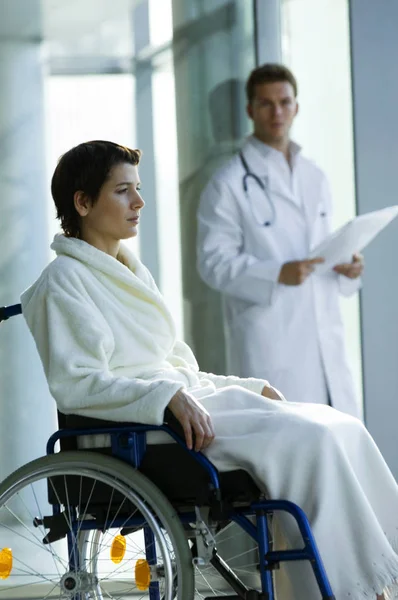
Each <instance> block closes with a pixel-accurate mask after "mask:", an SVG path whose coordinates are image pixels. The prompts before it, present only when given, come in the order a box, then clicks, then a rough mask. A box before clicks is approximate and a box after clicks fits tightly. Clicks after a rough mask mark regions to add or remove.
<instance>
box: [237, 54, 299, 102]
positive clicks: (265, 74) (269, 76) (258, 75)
mask: <svg viewBox="0 0 398 600" xmlns="http://www.w3.org/2000/svg"><path fill="white" fill-rule="evenodd" d="M279 81H287V82H288V83H290V84H291V86H292V87H293V90H294V95H295V96H297V81H296V78H295V76H294V75H293V73H292V72H291V71H290V69H288V68H287V67H285V66H284V65H278V64H276V63H267V64H265V65H261V66H260V67H257V68H256V69H253V71H252V72H251V73H250V75H249V78H248V80H247V82H246V95H247V101H248V103H249V104H252V102H253V100H254V97H255V95H256V86H257V85H261V84H262V83H277V82H279Z"/></svg>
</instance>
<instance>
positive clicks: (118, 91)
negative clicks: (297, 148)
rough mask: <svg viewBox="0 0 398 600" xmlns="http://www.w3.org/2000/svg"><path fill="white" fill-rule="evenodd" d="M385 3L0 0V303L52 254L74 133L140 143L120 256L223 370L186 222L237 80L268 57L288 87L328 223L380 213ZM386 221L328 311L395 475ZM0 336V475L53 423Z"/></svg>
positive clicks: (390, 150)
mask: <svg viewBox="0 0 398 600" xmlns="http://www.w3.org/2000/svg"><path fill="white" fill-rule="evenodd" d="M397 26H398V3H397V2H395V1H394V0H378V2H377V3H376V2H375V1H374V0H351V1H349V0H112V1H110V0H79V1H77V0H68V1H67V2H65V1H64V0H41V1H40V0H0V306H3V305H7V304H13V303H16V302H19V296H20V294H21V292H22V291H23V290H24V289H26V287H28V286H29V285H30V284H31V283H32V282H33V281H34V280H35V279H36V278H37V277H38V275H39V274H40V272H41V270H42V269H43V268H44V267H45V266H46V264H47V263H48V262H49V261H50V260H51V259H52V258H53V256H52V253H51V251H50V249H49V245H50V242H51V240H52V238H53V236H54V234H55V233H56V232H57V231H58V224H57V222H56V220H55V214H54V210H53V206H52V200H51V196H50V192H49V187H50V179H51V175H52V172H53V170H54V168H55V165H56V163H57V160H58V158H59V156H60V155H61V154H62V153H63V152H65V151H66V150H68V149H69V148H70V147H72V146H73V145H76V144H78V143H80V142H83V141H87V140H89V139H108V140H112V141H115V142H118V143H121V144H125V145H128V146H132V147H138V148H141V149H142V150H143V159H142V163H141V167H140V176H141V179H142V190H143V192H142V193H143V197H144V199H145V201H146V207H145V213H144V218H143V219H142V221H141V225H140V235H139V238H137V239H135V240H133V241H132V242H129V243H130V244H131V247H132V248H133V249H134V250H135V251H136V252H137V253H138V254H139V255H140V257H141V259H142V260H143V261H144V262H145V264H146V265H147V266H148V267H149V269H150V270H151V272H152V273H153V275H154V277H155V279H156V281H157V283H158V285H159V287H160V289H161V291H162V292H163V294H164V296H165V298H166V302H167V303H168V305H169V306H170V308H171V310H172V312H173V314H174V317H175V320H176V323H177V330H178V333H179V335H180V336H182V337H184V339H185V340H186V341H187V342H188V343H189V344H191V346H192V347H193V349H194V351H195V353H196V355H197V358H198V360H199V363H200V366H201V368H202V370H210V371H213V372H216V373H224V372H225V368H226V367H225V343H224V335H223V329H222V323H221V304H220V298H219V296H218V294H217V293H216V292H213V291H211V290H210V289H209V288H207V287H206V286H205V285H204V284H203V283H202V282H201V281H200V280H199V278H198V275H197V273H196V267H195V229H196V224H195V213H196V208H197V204H198V200H199V195H200V192H201V190H202V188H203V187H204V185H205V184H206V182H207V180H208V179H209V177H210V176H211V174H212V173H213V171H214V170H215V169H216V168H217V167H218V166H219V165H220V164H222V162H223V161H224V160H226V159H227V158H228V157H229V156H230V155H231V154H232V153H233V152H235V151H236V149H237V148H238V147H239V146H240V144H241V143H242V141H243V139H244V137H245V136H246V135H247V134H248V133H249V132H250V125H249V122H248V120H247V118H246V116H245V97H244V82H245V80H246V78H247V76H248V74H249V72H250V70H251V69H252V68H254V67H255V66H256V65H259V64H262V63H264V62H283V63H284V64H286V65H287V66H288V67H290V68H291V69H292V70H293V72H294V74H295V75H296V77H297V79H298V84H299V103H300V113H299V116H298V118H297V120H296V125H295V131H294V138H295V139H296V140H297V141H298V142H299V143H300V144H301V145H302V146H303V148H304V152H305V154H306V155H307V156H308V157H310V158H312V159H314V160H315V161H316V162H317V163H318V164H319V165H320V166H321V167H322V168H323V169H324V171H325V172H326V173H327V175H328V177H329V180H330V182H331V186H332V191H333V196H334V206H335V214H334V225H335V226H336V227H337V226H339V225H341V224H342V223H344V222H345V221H347V220H348V219H350V218H352V217H353V216H355V215H356V214H359V213H362V212H367V211H369V210H374V209H377V208H382V207H384V206H389V205H392V204H395V203H396V202H397V200H396V185H395V176H396V172H397V170H398V169H397V167H398V148H397V145H398V142H397V140H398V135H397V134H398V126H397V116H396V114H397V109H396V106H397V93H398V79H397V77H396V75H397V68H398V67H397V63H396V60H395V57H396V56H397V53H398V37H397V36H396V28H397ZM397 233H398V230H397V227H396V226H395V225H391V226H390V228H389V229H388V230H387V231H386V232H384V233H383V235H382V236H380V237H379V238H378V239H377V240H376V241H375V242H374V244H373V245H372V246H371V248H370V249H369V250H368V251H367V252H366V255H365V257H366V262H367V266H366V274H365V277H364V289H363V292H362V293H361V298H360V299H359V298H354V299H350V300H344V301H343V304H342V308H343V314H344V320H345V325H346V335H347V344H348V349H349V359H350V363H351V366H352V369H353V371H354V374H355V381H356V386H357V391H358V394H359V396H360V398H361V401H363V407H364V417H365V420H366V424H367V426H368V428H369V429H370V431H371V433H372V434H373V435H374V437H375V439H376V442H377V443H378V444H379V446H380V448H381V451H382V452H383V454H384V456H385V458H386V459H387V462H388V463H389V465H390V467H391V468H392V470H393V472H394V474H395V476H398V452H396V447H395V439H396V420H397V419H398V407H397V396H398V364H397V359H398V335H397V333H398V331H397V329H398V328H397V316H396V310H395V309H396V306H397V305H398V302H397V301H398V277H397V269H396V257H397V255H398V252H397V250H398V238H397ZM13 321H15V322H9V323H6V324H5V325H4V326H2V327H1V330H0V456H1V460H0V480H2V479H3V478H4V477H5V476H6V475H7V474H8V473H9V472H10V471H12V470H13V469H15V468H16V467H18V466H20V465H21V464H23V463H26V462H27V461H28V460H30V459H32V458H34V457H36V456H39V455H41V454H43V453H44V445H45V440H46V438H47V436H48V435H49V434H50V433H51V431H52V430H53V429H54V428H55V403H54V401H53V400H52V399H51V398H50V397H49V393H48V391H47V386H46V383H45V380H44V376H43V373H42V370H41V366H40V364H39V359H38V356H37V354H36V351H35V348H34V346H33V341H32V340H31V339H30V335H29V333H28V331H27V328H26V326H25V324H24V322H23V320H22V319H14V320H13Z"/></svg>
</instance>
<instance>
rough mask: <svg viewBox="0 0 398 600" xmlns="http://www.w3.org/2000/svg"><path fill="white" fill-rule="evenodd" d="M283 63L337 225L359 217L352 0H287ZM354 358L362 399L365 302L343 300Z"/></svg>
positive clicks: (302, 138)
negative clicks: (291, 77)
mask: <svg viewBox="0 0 398 600" xmlns="http://www.w3.org/2000/svg"><path fill="white" fill-rule="evenodd" d="M282 51H283V62H284V63H285V64H286V65H287V66H288V67H290V68H291V69H292V71H293V73H294V74H295V76H296V77H297V80H298V88H299V98H298V99H299V104H300V111H299V115H298V117H297V119H296V123H295V128H294V137H295V139H297V141H298V142H299V143H300V144H301V145H302V146H303V150H304V153H305V154H306V155H307V156H308V157H310V158H312V159H314V160H315V161H316V162H317V163H318V165H319V166H320V167H321V168H322V169H323V170H324V171H325V172H326V174H327V176H328V178H329V182H330V184H331V188H332V194H333V199H334V226H335V227H338V226H340V225H342V224H343V223H345V222H346V221H347V220H349V219H350V218H352V217H354V216H355V214H356V202H355V173H354V142H353V123H352V94H351V64H350V34H349V7H348V2H347V0H283V1H282ZM342 311H343V318H344V323H345V331H346V338H347V349H348V358H349V361H350V364H351V367H352V368H353V372H354V376H355V382H356V387H357V391H358V395H359V397H362V366H361V346H360V322H359V300H358V298H357V297H355V298H350V299H344V300H342Z"/></svg>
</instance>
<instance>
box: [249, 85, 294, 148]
mask: <svg viewBox="0 0 398 600" xmlns="http://www.w3.org/2000/svg"><path fill="white" fill-rule="evenodd" d="M297 112H298V104H297V101H296V98H295V96H294V89H293V86H292V85H291V84H290V83H289V82H288V81H280V82H279V81H278V82H275V83H260V84H258V85H256V87H255V94H254V98H253V101H252V102H251V104H249V105H248V107H247V114H248V115H249V117H250V118H251V119H252V120H253V123H254V133H255V135H256V136H257V137H258V138H259V139H260V140H261V141H263V142H265V143H270V144H272V143H273V142H274V143H278V142H282V141H284V140H287V139H288V138H289V131H290V128H291V126H292V123H293V120H294V117H295V116H296V115H297Z"/></svg>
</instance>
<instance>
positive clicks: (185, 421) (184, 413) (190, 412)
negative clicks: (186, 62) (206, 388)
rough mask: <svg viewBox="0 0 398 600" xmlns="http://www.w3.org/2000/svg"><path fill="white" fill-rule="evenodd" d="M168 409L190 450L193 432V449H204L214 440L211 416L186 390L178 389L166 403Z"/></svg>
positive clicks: (197, 450)
mask: <svg viewBox="0 0 398 600" xmlns="http://www.w3.org/2000/svg"><path fill="white" fill-rule="evenodd" d="M168 407H169V409H170V410H171V412H172V413H173V414H174V416H175V417H176V419H177V420H178V421H179V422H180V423H181V425H182V428H183V429H184V435H185V441H186V444H187V446H188V448H189V449H190V450H192V449H193V436H192V431H193V432H194V434H195V451H196V452H199V450H204V449H205V448H207V447H208V446H210V444H211V443H212V441H213V440H214V429H213V424H212V422H211V417H210V415H209V413H208V412H207V411H206V410H205V408H204V407H203V406H202V405H201V404H200V403H199V402H197V401H196V400H195V398H194V397H193V396H191V395H190V394H188V393H187V392H183V391H182V390H179V391H178V392H177V393H176V394H174V396H173V397H172V399H171V400H170V402H169V404H168Z"/></svg>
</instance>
